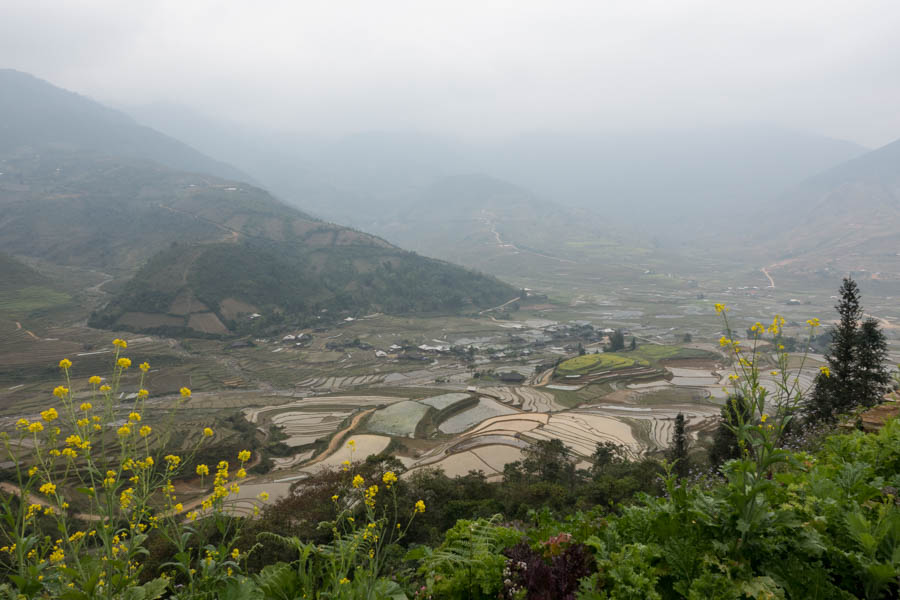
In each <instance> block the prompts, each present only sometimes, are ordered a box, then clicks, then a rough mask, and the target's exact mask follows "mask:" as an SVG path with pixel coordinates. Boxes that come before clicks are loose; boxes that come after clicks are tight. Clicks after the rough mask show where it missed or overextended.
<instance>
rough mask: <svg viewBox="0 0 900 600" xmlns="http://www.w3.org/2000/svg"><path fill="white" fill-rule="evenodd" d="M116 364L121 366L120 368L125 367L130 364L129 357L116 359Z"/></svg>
mask: <svg viewBox="0 0 900 600" xmlns="http://www.w3.org/2000/svg"><path fill="white" fill-rule="evenodd" d="M116 364H117V365H119V367H121V368H122V369H127V368H128V367H130V366H131V359H130V358H125V357H122V358H120V359H119V360H117V361H116Z"/></svg>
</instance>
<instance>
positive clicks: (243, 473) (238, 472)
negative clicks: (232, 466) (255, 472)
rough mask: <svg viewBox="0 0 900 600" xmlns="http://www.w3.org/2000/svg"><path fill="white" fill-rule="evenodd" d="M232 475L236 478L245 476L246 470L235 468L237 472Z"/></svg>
mask: <svg viewBox="0 0 900 600" xmlns="http://www.w3.org/2000/svg"><path fill="white" fill-rule="evenodd" d="M234 476H235V477H237V478H238V479H243V478H244V477H246V476H247V471H245V470H244V468H243V467H241V468H240V469H238V470H237V472H236V473H235V474H234Z"/></svg>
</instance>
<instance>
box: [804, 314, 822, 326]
mask: <svg viewBox="0 0 900 600" xmlns="http://www.w3.org/2000/svg"><path fill="white" fill-rule="evenodd" d="M806 324H807V325H809V326H810V327H813V328H815V327H818V326H819V325H820V323H819V319H817V318H815V317H813V318H812V319H808V320H807V321H806Z"/></svg>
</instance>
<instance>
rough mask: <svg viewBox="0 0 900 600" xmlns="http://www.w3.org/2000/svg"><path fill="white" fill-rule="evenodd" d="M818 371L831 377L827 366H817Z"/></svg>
mask: <svg viewBox="0 0 900 600" xmlns="http://www.w3.org/2000/svg"><path fill="white" fill-rule="evenodd" d="M819 372H820V373H822V375H824V376H825V377H831V369H829V368H828V367H825V366H822V367H819Z"/></svg>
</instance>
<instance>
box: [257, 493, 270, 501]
mask: <svg viewBox="0 0 900 600" xmlns="http://www.w3.org/2000/svg"><path fill="white" fill-rule="evenodd" d="M259 499H260V500H262V501H263V502H265V501H266V500H268V499H269V492H260V493H259Z"/></svg>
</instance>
